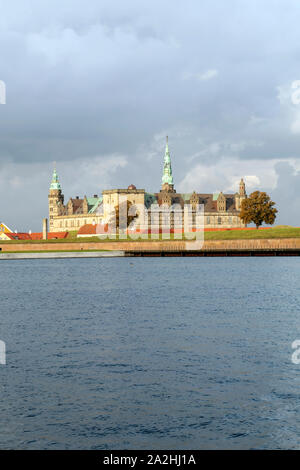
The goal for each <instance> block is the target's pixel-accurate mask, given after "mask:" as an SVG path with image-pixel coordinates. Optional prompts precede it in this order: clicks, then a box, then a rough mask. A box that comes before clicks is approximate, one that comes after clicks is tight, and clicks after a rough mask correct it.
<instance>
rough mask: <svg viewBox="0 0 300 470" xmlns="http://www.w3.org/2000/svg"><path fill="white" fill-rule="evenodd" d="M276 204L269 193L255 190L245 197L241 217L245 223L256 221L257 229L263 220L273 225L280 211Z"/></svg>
mask: <svg viewBox="0 0 300 470" xmlns="http://www.w3.org/2000/svg"><path fill="white" fill-rule="evenodd" d="M274 206H275V202H273V201H271V198H270V196H268V194H267V193H264V192H260V191H254V192H253V193H252V194H250V196H249V197H247V198H246V199H243V201H242V204H241V212H240V218H241V220H242V221H243V222H244V223H245V224H250V223H251V222H253V223H255V225H256V228H257V229H258V227H259V226H260V225H261V224H262V223H263V222H265V223H266V224H270V225H272V224H274V222H275V219H276V214H277V212H278V211H277V209H276V208H275V207H274Z"/></svg>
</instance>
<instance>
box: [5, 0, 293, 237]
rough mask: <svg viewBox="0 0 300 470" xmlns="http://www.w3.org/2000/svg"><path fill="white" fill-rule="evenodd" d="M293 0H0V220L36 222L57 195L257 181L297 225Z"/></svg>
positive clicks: (231, 187)
mask: <svg viewBox="0 0 300 470" xmlns="http://www.w3.org/2000/svg"><path fill="white" fill-rule="evenodd" d="M299 17H300V3H299V1H298V0H264V1H261V0H259V1H256V0H188V1H183V0H181V1H178V0H163V1H162V0H160V1H156V0H151V1H150V0H147V1H145V0H136V1H133V0H127V1H124V0H108V1H106V0H88V1H83V0H52V1H51V2H46V1H41V0H26V1H24V0H20V1H18V0H12V1H11V2H8V1H1V0H0V51H1V56H0V80H3V81H4V82H5V84H6V104H5V105H3V104H0V220H2V221H4V222H5V223H7V225H9V226H10V227H11V228H12V229H13V230H15V229H18V230H19V231H27V230H29V229H31V230H41V219H42V217H45V216H47V215H48V200H47V195H48V188H49V184H50V180H51V174H52V170H53V162H54V161H56V162H57V171H58V174H59V177H60V181H61V184H62V187H63V192H64V194H65V198H66V200H68V199H69V197H71V196H72V197H75V196H77V195H78V196H83V195H85V194H86V195H87V196H89V195H93V194H100V193H101V191H102V190H103V189H108V188H113V187H127V186H128V185H129V184H131V183H133V184H135V185H136V186H137V187H139V188H145V189H146V190H147V191H150V192H155V191H158V190H159V189H160V186H161V174H162V165H163V155H164V146H165V136H166V135H167V134H168V135H169V146H170V151H171V158H172V164H173V174H174V180H175V188H176V189H177V191H182V192H188V191H193V190H196V191H199V192H215V191H220V190H223V191H228V192H235V191H236V190H237V187H238V182H239V179H240V177H241V176H243V177H245V180H246V185H247V192H248V193H250V192H251V191H253V190H255V189H259V190H266V191H267V192H268V193H269V194H270V195H271V196H272V198H273V199H274V200H275V202H276V203H277V207H278V209H279V215H278V219H277V221H276V223H277V224H278V223H281V224H293V225H298V226H300V158H299V157H300V104H294V103H293V102H292V99H291V96H292V93H293V89H292V88H291V87H292V83H293V82H294V81H295V80H300V28H299Z"/></svg>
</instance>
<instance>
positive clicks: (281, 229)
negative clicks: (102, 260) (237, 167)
mask: <svg viewBox="0 0 300 470" xmlns="http://www.w3.org/2000/svg"><path fill="white" fill-rule="evenodd" d="M76 235H77V232H70V233H69V235H68V237H67V238H64V239H59V240H47V241H46V240H11V241H0V244H1V245H6V244H9V245H11V244H20V243H24V244H26V245H28V244H29V245H31V244H41V243H45V242H46V243H49V244H54V245H55V244H61V243H74V244H76V243H89V242H98V243H99V242H102V243H106V242H111V241H120V242H122V241H134V240H133V239H132V238H130V237H128V238H127V239H121V240H119V239H118V237H116V239H115V240H114V239H110V238H106V239H104V240H101V239H99V238H98V237H96V236H93V237H86V238H85V237H84V238H77V237H76ZM299 237H300V227H290V226H277V227H276V226H275V227H273V228H270V229H259V230H225V231H220V232H219V231H215V232H205V233H204V238H205V240H245V239H254V238H299ZM150 240H151V239H150V238H149V239H140V240H137V241H150ZM171 240H174V235H173V234H171ZM155 241H163V238H162V235H161V234H160V236H159V239H157V240H156V239H154V240H153V242H155ZM74 248H75V247H74ZM51 251H52V250H51ZM53 251H55V250H53ZM72 251H73V250H72ZM75 251H79V250H76V249H75Z"/></svg>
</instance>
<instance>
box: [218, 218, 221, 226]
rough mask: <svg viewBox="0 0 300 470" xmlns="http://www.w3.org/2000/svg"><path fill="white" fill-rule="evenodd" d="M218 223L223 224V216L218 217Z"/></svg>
mask: <svg viewBox="0 0 300 470" xmlns="http://www.w3.org/2000/svg"><path fill="white" fill-rule="evenodd" d="M218 224H219V225H221V224H222V218H221V217H218Z"/></svg>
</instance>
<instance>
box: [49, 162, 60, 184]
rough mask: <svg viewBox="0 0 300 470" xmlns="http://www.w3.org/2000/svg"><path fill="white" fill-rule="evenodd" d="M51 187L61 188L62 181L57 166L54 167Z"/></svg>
mask: <svg viewBox="0 0 300 470" xmlns="http://www.w3.org/2000/svg"><path fill="white" fill-rule="evenodd" d="M50 189H61V186H60V182H59V180H58V176H57V173H56V167H54V170H53V175H52V181H51V184H50Z"/></svg>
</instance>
